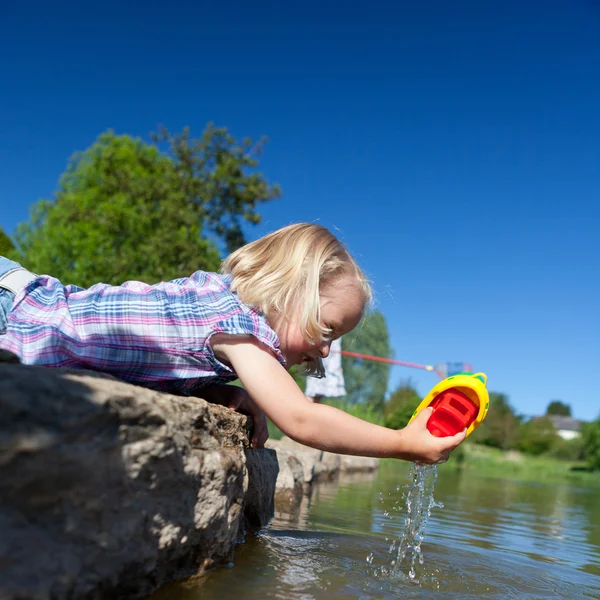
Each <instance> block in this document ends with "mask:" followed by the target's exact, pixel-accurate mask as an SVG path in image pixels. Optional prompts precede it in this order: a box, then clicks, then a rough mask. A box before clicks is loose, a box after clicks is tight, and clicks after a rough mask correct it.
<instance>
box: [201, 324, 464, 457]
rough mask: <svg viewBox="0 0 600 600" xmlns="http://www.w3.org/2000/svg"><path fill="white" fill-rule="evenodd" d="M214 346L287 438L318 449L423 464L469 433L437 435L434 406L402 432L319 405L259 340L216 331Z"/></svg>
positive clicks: (452, 446)
mask: <svg viewBox="0 0 600 600" xmlns="http://www.w3.org/2000/svg"><path fill="white" fill-rule="evenodd" d="M212 346H213V350H214V351H215V353H217V355H220V356H221V357H224V358H225V359H226V360H227V361H228V362H229V363H230V364H231V366H232V367H233V368H234V370H235V372H236V373H237V375H238V377H239V378H240V380H241V382H242V384H243V385H244V387H245V389H246V390H247V392H248V393H249V394H250V396H251V397H252V399H253V400H254V401H255V402H256V404H257V405H258V406H259V407H260V408H262V410H264V412H265V413H266V415H267V416H268V417H269V418H270V419H271V420H272V421H273V422H274V423H275V425H277V427H279V429H281V431H283V432H284V433H285V434H286V435H287V436H289V437H290V438H292V439H293V440H296V441H297V442H300V443H301V444H305V445H306V446H311V447H313V448H318V449H320V450H326V451H328V452H337V453H339V454H354V455H357V456H375V457H380V458H386V457H387V458H400V459H404V460H410V461H418V462H423V463H435V462H439V461H441V460H445V459H447V457H448V454H449V453H450V451H451V450H453V449H454V448H455V447H456V446H458V444H460V442H462V441H463V440H464V438H465V435H466V431H463V432H462V433H459V434H457V435H455V436H452V437H446V438H437V437H434V436H433V435H431V434H430V433H429V431H428V430H427V428H426V424H427V421H428V419H429V415H430V414H431V410H430V409H428V410H426V411H421V414H420V415H419V416H418V418H416V419H415V420H414V421H413V422H412V423H411V424H410V425H408V426H407V427H405V428H404V429H401V430H398V431H396V430H393V429H388V428H386V427H381V426H379V425H374V424H372V423H368V422H366V421H363V420H362V419H358V418H356V417H353V416H351V415H349V414H348V413H345V412H344V411H342V410H338V409H336V408H334V407H332V406H327V405H323V404H314V403H312V402H310V401H309V400H308V399H307V398H306V396H305V395H304V394H303V393H302V391H301V390H300V388H299V387H298V385H297V384H296V382H295V381H294V380H293V379H292V377H291V376H290V375H289V374H288V373H287V372H286V370H285V369H284V368H283V367H282V366H281V365H280V364H279V362H278V361H277V359H276V358H275V357H274V356H272V354H271V353H270V352H268V351H267V350H265V349H263V348H262V347H261V346H260V344H259V343H258V342H256V341H255V340H254V338H246V337H244V338H235V337H232V336H225V335H219V334H217V335H215V336H213V339H212Z"/></svg>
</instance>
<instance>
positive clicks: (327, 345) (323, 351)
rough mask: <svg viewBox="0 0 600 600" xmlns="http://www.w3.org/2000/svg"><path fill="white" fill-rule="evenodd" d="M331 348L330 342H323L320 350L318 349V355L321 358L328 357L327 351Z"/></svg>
mask: <svg viewBox="0 0 600 600" xmlns="http://www.w3.org/2000/svg"><path fill="white" fill-rule="evenodd" d="M330 348H331V342H324V343H323V345H322V346H321V348H320V349H319V354H320V355H321V358H327V357H328V356H329V349H330Z"/></svg>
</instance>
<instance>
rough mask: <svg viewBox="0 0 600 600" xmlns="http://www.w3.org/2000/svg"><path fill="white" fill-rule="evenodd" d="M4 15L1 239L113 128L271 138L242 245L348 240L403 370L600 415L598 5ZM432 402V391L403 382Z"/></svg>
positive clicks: (397, 375)
mask: <svg viewBox="0 0 600 600" xmlns="http://www.w3.org/2000/svg"><path fill="white" fill-rule="evenodd" d="M341 7H342V4H341V3H339V2H329V1H328V0H324V1H321V2H318V3H313V2H303V3H296V2H289V3H283V2H280V3H277V2H269V3H266V2H261V1H257V2H253V3H249V2H227V3H217V2H211V3H204V2H174V3H167V2H154V1H152V0H150V1H146V2H143V3H142V2H138V1H137V0H135V1H132V2H129V3H122V2H115V1H114V0H108V1H105V2H102V3H101V4H100V3H90V2H77V3H74V2H61V1H60V0H56V1H55V2H52V3H49V2H46V1H43V2H42V1H38V0H28V1H24V2H16V1H9V2H3V3H2V5H1V6H0V51H1V54H2V56H3V60H2V61H1V62H0V77H1V79H0V81H2V89H3V92H2V94H1V95H0V175H1V181H2V187H1V191H0V227H2V228H3V229H4V230H5V231H6V232H7V233H9V234H10V233H12V232H13V231H14V228H15V226H16V225H17V223H19V222H21V221H25V220H27V219H28V210H29V207H30V206H31V204H32V203H33V202H35V201H36V200H37V199H39V198H40V197H51V196H52V193H53V191H54V190H55V189H56V183H57V179H58V177H59V175H60V174H61V173H62V171H63V170H64V168H65V165H66V162H67V159H68V157H69V156H70V155H71V154H72V153H73V152H74V151H76V150H83V149H85V148H86V147H88V146H89V145H90V144H91V143H92V142H93V141H94V139H95V138H96V137H97V136H98V135H99V134H100V133H101V132H102V131H104V130H106V129H108V128H113V129H115V130H116V131H117V132H118V133H129V134H132V135H137V136H143V137H147V135H148V133H149V132H150V131H152V130H153V129H155V128H156V126H157V125H159V124H163V125H166V126H167V127H169V128H170V129H171V130H179V129H181V128H182V127H183V126H185V125H189V126H191V128H192V132H193V133H195V134H198V135H199V134H200V133H201V131H202V128H203V126H204V124H205V123H206V122H207V121H214V122H215V123H216V124H218V125H222V126H226V127H228V128H229V129H230V130H231V132H232V133H233V134H234V135H236V136H238V137H242V136H246V135H249V136H252V137H260V136H261V135H263V134H264V135H267V136H268V137H269V143H268V144H267V146H266V148H265V152H264V155H263V157H262V162H261V170H262V171H263V172H264V173H265V175H266V176H267V178H268V179H269V180H270V181H272V182H277V183H279V184H280V185H281V186H282V188H283V197H282V198H281V199H280V200H277V201H274V202H272V203H269V204H267V205H264V206H263V208H262V210H261V212H262V215H263V218H264V220H263V223H262V224H261V225H260V226H258V227H256V228H254V229H252V230H250V231H249V236H250V238H254V237H258V236H260V235H263V234H264V233H266V232H268V231H270V230H272V229H275V228H278V227H280V226H282V225H286V224H288V223H290V222H295V221H315V220H318V221H319V222H320V223H322V224H324V225H326V226H328V227H332V228H337V229H338V230H339V232H340V235H341V237H342V238H343V239H344V241H345V242H346V243H347V245H348V246H349V247H350V249H351V250H352V251H353V252H354V253H355V255H356V256H357V258H358V260H359V262H360V263H361V265H362V266H363V267H364V269H365V270H366V271H367V273H368V274H369V277H370V278H371V280H372V282H373V285H374V289H375V294H376V307H377V308H378V309H379V310H381V311H382V312H383V313H384V314H385V315H386V318H387V321H388V326H389V330H390V334H391V339H392V345H393V347H394V350H395V356H396V358H398V359H401V360H407V361H413V362H417V363H426V364H435V363H438V362H443V361H460V360H464V361H469V362H471V363H472V364H473V366H474V367H475V368H476V369H478V370H483V371H485V372H486V373H487V374H488V378H489V382H488V384H489V388H490V389H491V390H492V391H500V392H504V393H506V394H508V396H509V398H510V401H511V403H512V404H513V406H514V407H515V408H516V409H517V410H518V411H519V412H522V413H525V414H529V415H531V414H539V413H542V412H543V411H544V409H545V407H546V405H547V404H548V402H549V401H550V400H553V399H560V400H562V401H564V402H568V403H569V404H571V406H572V408H573V412H574V415H575V416H576V417H579V418H583V419H591V418H595V417H596V416H598V414H599V413H600V392H599V391H598V383H597V382H596V381H595V378H596V376H597V373H598V365H599V364H600V342H599V340H600V326H599V320H600V318H599V312H600V311H599V309H598V307H599V305H600V276H599V269H598V262H599V258H600V251H599V250H598V241H597V240H598V239H599V235H598V231H597V229H598V222H599V217H600V209H599V200H600V5H598V3H597V2H595V0H549V1H548V2H544V3H541V2H539V1H535V2H534V1H532V0H523V1H520V2H514V1H509V2H506V1H502V2H501V1H499V0H490V1H488V2H476V1H474V0H473V1H471V0H466V1H462V2H461V1H459V2H454V3H451V2H447V1H443V0H425V1H423V2H411V3H408V2H391V1H389V2H379V1H377V0H375V1H371V2H362V3H344V4H343V9H342V8H341ZM407 378H411V379H412V382H413V383H414V384H415V385H416V386H417V388H418V390H419V391H420V392H421V393H422V394H425V393H426V392H427V391H429V389H430V388H431V387H432V386H433V385H434V384H435V382H436V378H435V376H434V375H432V374H429V373H425V372H420V371H416V370H409V369H404V368H401V367H394V368H393V369H392V381H391V385H392V386H395V385H397V384H398V383H399V382H400V381H401V380H404V379H407Z"/></svg>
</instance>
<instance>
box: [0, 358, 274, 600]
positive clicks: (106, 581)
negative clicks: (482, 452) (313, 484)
mask: <svg viewBox="0 0 600 600" xmlns="http://www.w3.org/2000/svg"><path fill="white" fill-rule="evenodd" d="M247 430H248V423H247V419H246V417H244V416H242V415H239V414H236V413H233V412H232V411H230V410H228V409H226V408H223V407H221V406H216V405H211V404H208V403H207V402H205V401H204V400H201V399H199V398H181V397H177V396H170V395H167V394H161V393H158V392H153V391H151V390H148V389H145V388H141V387H136V386H132V385H129V384H126V383H123V382H120V381H117V380H115V379H112V378H109V377H106V376H102V375H99V374H94V373H89V372H85V371H66V370H60V369H46V368H42V367H31V366H23V365H18V364H9V363H5V362H0V531H1V532H2V535H1V536H0V598H2V600H24V599H28V600H50V599H51V600H62V599H65V600H66V599H69V600H78V599H83V598H85V599H86V600H87V599H92V600H95V599H101V598H111V599H116V598H123V597H128V596H134V595H142V594H146V593H149V592H151V591H152V590H154V589H156V588H157V587H158V586H160V585H161V584H162V583H164V582H166V581H168V580H170V579H174V578H181V577H187V576H189V575H192V574H195V573H201V572H203V571H204V570H206V569H208V568H212V567H214V566H216V565H219V564H225V563H229V562H230V561H231V560H232V557H233V552H234V548H235V545H236V543H237V542H238V541H239V540H240V539H241V537H242V535H243V532H244V530H245V529H246V528H258V527H263V526H264V525H266V524H267V522H268V521H269V520H270V518H271V517H272V515H273V496H274V489H275V480H276V478H277V475H278V472H279V467H278V461H277V457H276V455H275V453H274V451H272V450H266V449H265V450H260V451H251V450H247V439H248V438H247Z"/></svg>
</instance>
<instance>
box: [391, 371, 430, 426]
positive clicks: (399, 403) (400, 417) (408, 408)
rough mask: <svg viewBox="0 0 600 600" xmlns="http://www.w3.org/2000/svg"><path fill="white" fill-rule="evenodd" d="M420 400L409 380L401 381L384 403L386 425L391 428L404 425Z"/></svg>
mask: <svg viewBox="0 0 600 600" xmlns="http://www.w3.org/2000/svg"><path fill="white" fill-rule="evenodd" d="M421 400H422V398H421V397H420V396H419V394H418V393H417V391H416V390H415V388H414V387H413V386H412V385H411V383H410V381H408V382H403V383H401V384H400V385H399V386H398V387H397V388H396V390H395V391H394V392H393V393H392V394H391V396H390V397H389V399H388V401H387V402H386V404H385V408H384V411H383V414H384V416H385V425H386V427H391V428H392V429H401V428H402V427H405V426H406V424H407V423H408V421H409V420H410V418H411V417H412V415H413V413H414V412H415V409H416V408H417V406H419V404H420V403H421Z"/></svg>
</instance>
